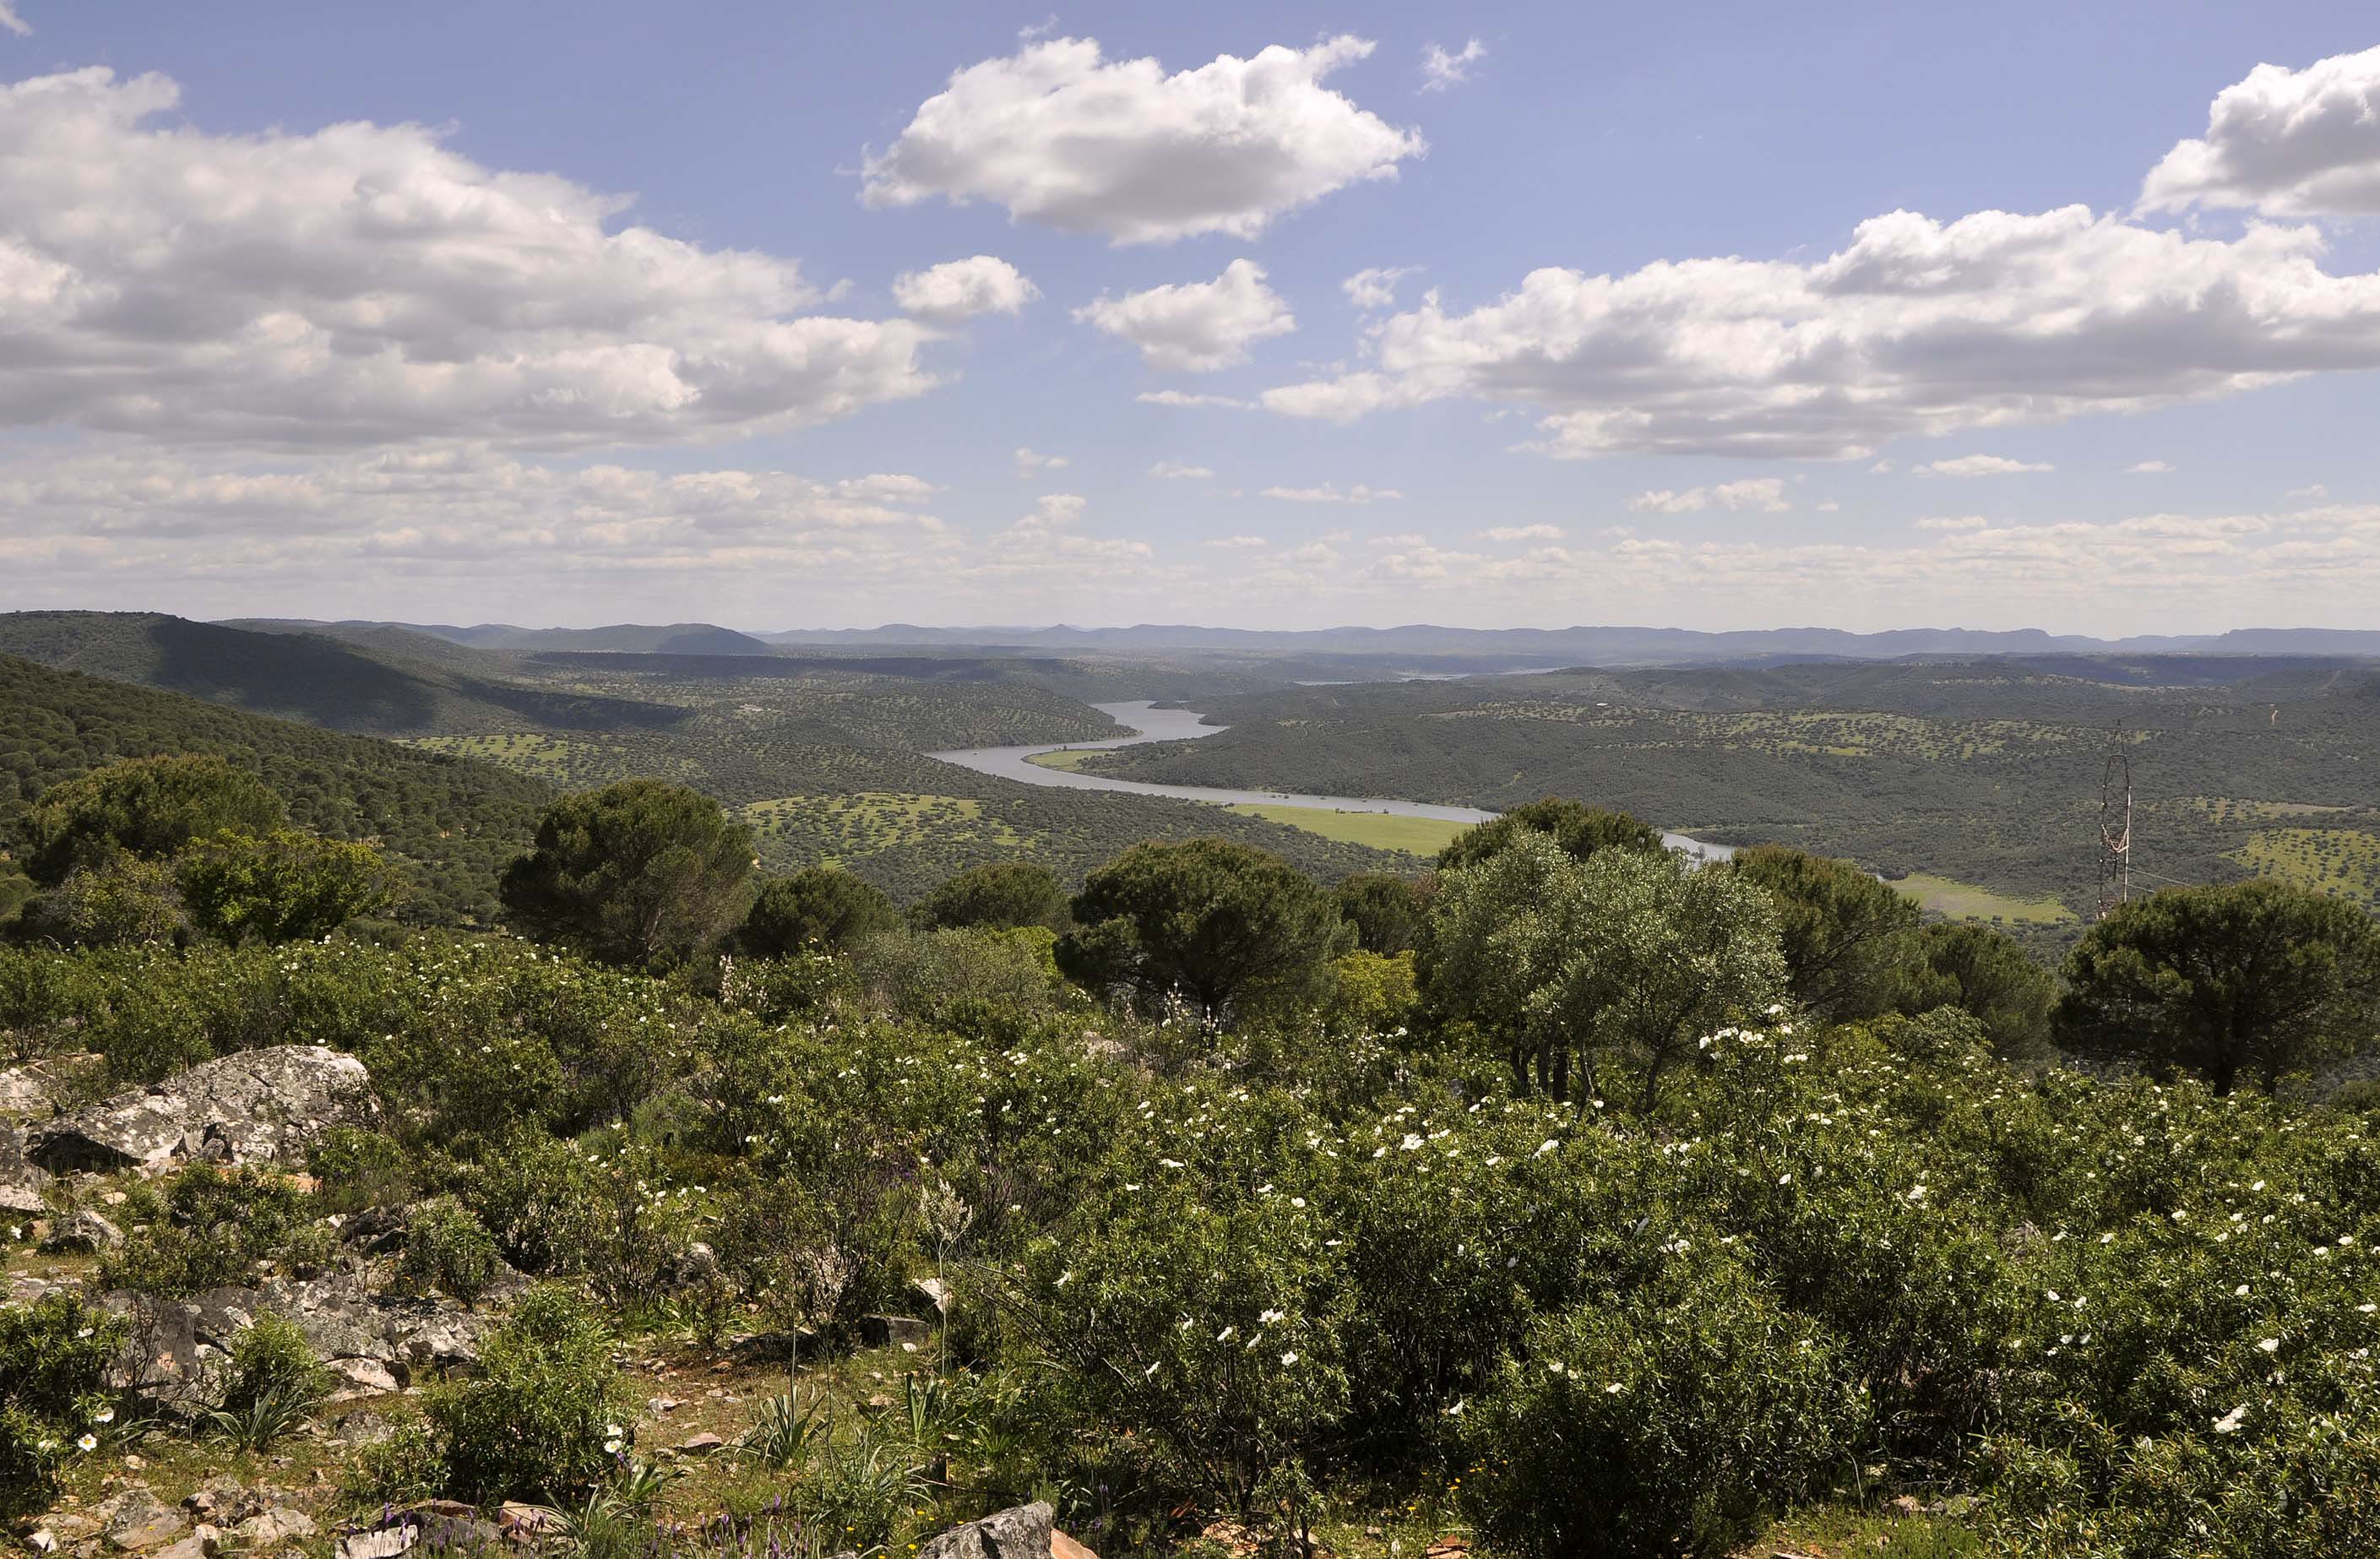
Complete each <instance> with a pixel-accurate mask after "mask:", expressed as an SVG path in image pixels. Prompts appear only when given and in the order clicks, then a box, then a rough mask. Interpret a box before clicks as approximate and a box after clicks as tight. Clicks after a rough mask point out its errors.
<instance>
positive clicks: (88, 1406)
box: [0, 1294, 126, 1516]
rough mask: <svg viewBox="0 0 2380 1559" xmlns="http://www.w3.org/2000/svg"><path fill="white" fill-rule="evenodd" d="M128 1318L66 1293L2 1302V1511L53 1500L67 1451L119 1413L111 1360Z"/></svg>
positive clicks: (80, 1448) (79, 1447)
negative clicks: (109, 1390)
mask: <svg viewBox="0 0 2380 1559" xmlns="http://www.w3.org/2000/svg"><path fill="white" fill-rule="evenodd" d="M125 1331H126V1323H125V1321H123V1319H122V1318H121V1317H117V1316H113V1315H110V1314H108V1313H107V1312H106V1311H104V1310H102V1309H97V1308H95V1307H93V1306H90V1305H86V1304H84V1303H83V1302H82V1301H81V1300H80V1299H79V1298H77V1297H74V1296H72V1295H67V1294H49V1295H44V1296H43V1297H41V1298H40V1299H37V1300H35V1301H34V1302H33V1303H32V1304H30V1305H24V1306H17V1305H11V1306H9V1307H7V1308H6V1309H0V1514H5V1515H6V1516H18V1515H20V1514H23V1513H25V1512H27V1511H31V1510H39V1509H41V1508H42V1506H43V1505H45V1504H48V1502H49V1498H50V1495H51V1494H52V1492H54V1491H55V1487H56V1478H57V1471H58V1468H60V1466H62V1465H63V1464H64V1463H65V1462H66V1460H67V1457H69V1456H71V1455H76V1454H77V1453H78V1452H87V1451H90V1450H91V1449H93V1448H95V1447H96V1446H97V1444H98V1443H99V1437H98V1434H97V1433H96V1432H95V1431H97V1430H98V1429H99V1428H100V1427H101V1426H103V1425H104V1424H105V1423H106V1422H107V1421H108V1420H109V1419H112V1418H113V1417H114V1416H115V1403H114V1401H113V1399H112V1398H110V1397H109V1396H108V1395H106V1393H105V1386H106V1382H107V1371H108V1367H109V1366H110V1365H112V1364H113V1363H115V1357H116V1355H117V1354H118V1353H119V1352H120V1351H121V1350H122V1349H123V1346H124V1338H125Z"/></svg>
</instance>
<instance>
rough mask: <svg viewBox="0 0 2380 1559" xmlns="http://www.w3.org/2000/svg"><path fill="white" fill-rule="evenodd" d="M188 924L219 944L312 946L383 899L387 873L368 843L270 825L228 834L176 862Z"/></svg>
mask: <svg viewBox="0 0 2380 1559" xmlns="http://www.w3.org/2000/svg"><path fill="white" fill-rule="evenodd" d="M175 877H176V881H177V882H178V883H180V884H181V889H182V902H183V903H184V904H185V905H186V906H188V909H189V912H190V923H191V925H193V926H195V927H196V928H197V929H198V930H200V931H202V932H206V933H207V934H208V935H210V936H213V937H217V938H220V939H221V940H223V941H225V942H242V941H245V940H247V939H248V938H249V937H255V938H257V939H258V940H260V941H263V942H296V941H301V940H302V941H315V940H319V939H320V938H322V937H325V936H328V935H330V934H331V933H332V932H334V931H336V930H338V929H339V928H340V927H341V926H344V925H346V923H347V922H348V921H349V920H354V919H355V918H356V917H357V916H358V915H366V914H370V913H371V912H372V911H373V910H375V909H378V908H380V907H382V906H383V905H385V904H386V903H387V902H388V897H389V887H388V871H387V867H386V865H385V863H384V862H383V860H382V859H381V854H380V851H378V850H377V849H374V848H373V847H372V846H370V845H351V844H348V843H346V841H344V840H339V839H322V838H317V837H315V836H314V835H313V834H301V833H299V832H297V830H295V829H289V828H276V829H274V830H273V832H272V833H270V834H266V835H264V836H263V837H262V838H259V837H257V836H256V835H254V834H234V833H232V832H231V831H229V830H228V829H226V830H225V831H224V832H222V833H219V834H216V835H215V836H214V837H213V838H212V839H208V840H206V841H204V842H202V843H200V844H196V845H193V846H190V847H189V848H188V849H187V850H184V851H183V852H182V854H181V856H180V857H179V858H178V859H177V860H176V864H175Z"/></svg>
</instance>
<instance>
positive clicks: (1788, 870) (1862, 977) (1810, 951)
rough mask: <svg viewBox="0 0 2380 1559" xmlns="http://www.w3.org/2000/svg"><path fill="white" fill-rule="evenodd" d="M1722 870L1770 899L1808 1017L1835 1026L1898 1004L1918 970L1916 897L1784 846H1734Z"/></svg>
mask: <svg viewBox="0 0 2380 1559" xmlns="http://www.w3.org/2000/svg"><path fill="white" fill-rule="evenodd" d="M1722 870H1724V871H1732V872H1734V873H1735V874H1736V875H1737V876H1739V877H1741V878H1743V880H1744V881H1745V882H1748V883H1755V884H1757V885H1758V886H1759V887H1761V888H1764V889H1766V890H1767V893H1768V894H1769V895H1770V897H1771V898H1772V899H1773V900H1774V901H1775V903H1776V906H1777V924H1778V934H1779V938H1780V939H1781V941H1782V943H1783V944H1784V949H1785V968H1786V969H1787V971H1788V972H1789V974H1790V976H1791V980H1792V989H1793V997H1794V1000H1795V1001H1797V1002H1799V1003H1800V1004H1801V1005H1803V1007H1805V1008H1807V1009H1808V1010H1809V1011H1810V1012H1811V1013H1812V1014H1813V1015H1814V1016H1815V1017H1823V1018H1826V1019H1828V1021H1830V1022H1838V1023H1840V1022H1846V1021H1849V1020H1851V1019H1854V1018H1861V1017H1876V1016H1878V1015H1879V1014H1882V1013H1887V1012H1892V1011H1895V1010H1897V1009H1898V1008H1900V1006H1901V1005H1903V1002H1902V998H1903V996H1904V994H1905V993H1906V992H1907V990H1908V988H1909V985H1910V982H1911V981H1912V980H1913V979H1915V978H1916V977H1917V976H1918V973H1919V971H1920V970H1921V969H1922V968H1923V967H1924V959H1923V955H1922V953H1921V951H1920V949H1919V946H1918V941H1917V926H1918V909H1917V904H1916V901H1915V900H1913V899H1911V898H1909V897H1907V896H1905V895H1902V894H1901V893H1900V892H1899V891H1898V890H1897V889H1895V888H1893V887H1892V886H1891V885H1890V884H1888V883H1881V882H1878V881H1877V880H1876V878H1875V877H1873V876H1871V875H1870V874H1869V873H1867V872H1865V871H1861V870H1860V869H1859V868H1858V867H1856V866H1853V865H1852V863H1851V862H1849V861H1847V860H1836V859H1832V858H1831V857H1828V856H1816V855H1812V854H1810V853H1809V852H1807V851H1806V850H1796V849H1789V848H1787V847H1786V846H1782V845H1755V846H1752V847H1751V848H1749V849H1743V850H1738V851H1736V852H1735V855H1734V857H1733V858H1732V859H1730V860H1729V861H1728V863H1727V865H1726V866H1725V867H1724V868H1722Z"/></svg>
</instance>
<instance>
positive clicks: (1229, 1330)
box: [1215, 1326, 1239, 1343]
mask: <svg viewBox="0 0 2380 1559" xmlns="http://www.w3.org/2000/svg"><path fill="white" fill-rule="evenodd" d="M1238 1330H1239V1328H1238V1327H1236V1326H1226V1327H1224V1328H1223V1329H1222V1330H1221V1331H1220V1332H1218V1333H1216V1334H1215V1341H1217V1342H1219V1343H1220V1342H1223V1341H1225V1340H1226V1339H1228V1338H1229V1337H1230V1336H1231V1334H1233V1333H1234V1332H1236V1331H1238Z"/></svg>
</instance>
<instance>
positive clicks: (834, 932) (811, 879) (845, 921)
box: [736, 866, 901, 958]
mask: <svg viewBox="0 0 2380 1559" xmlns="http://www.w3.org/2000/svg"><path fill="white" fill-rule="evenodd" d="M900 924H901V912H900V911H899V910H897V909H895V908H893V907H892V900H891V899H889V898H887V897H885V896H884V895H883V894H882V893H880V892H879V891H878V890H877V889H875V888H873V887H871V886H869V885H868V883H863V882H861V881H860V880H859V879H858V878H856V877H855V876H853V875H852V874H851V873H850V872H848V871H844V870H843V869H842V868H841V867H839V866H806V867H804V868H803V869H802V870H801V871H796V872H795V873H794V874H793V875H792V876H790V877H780V878H778V879H777V880H776V881H774V882H772V883H762V884H761V887H760V892H759V896H758V897H756V898H755V899H754V900H753V901H752V909H751V913H750V914H748V915H747V916H746V917H745V918H744V929H743V931H742V932H739V933H738V934H737V937H736V940H737V941H738V942H739V943H741V944H743V947H744V950H745V951H746V952H747V953H750V954H752V955H754V956H758V957H763V958H782V957H790V956H799V955H801V954H805V953H831V952H834V951H837V950H839V949H846V948H850V947H854V946H856V945H857V944H860V943H861V942H864V941H866V940H867V939H868V938H869V937H872V936H879V935H881V934H882V933H884V932H890V931H892V930H895V929H896V928H898V927H899V926H900Z"/></svg>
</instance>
